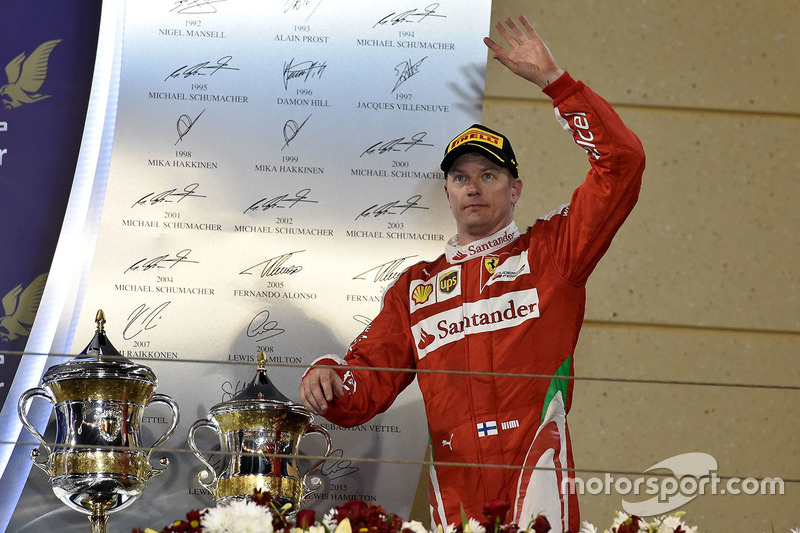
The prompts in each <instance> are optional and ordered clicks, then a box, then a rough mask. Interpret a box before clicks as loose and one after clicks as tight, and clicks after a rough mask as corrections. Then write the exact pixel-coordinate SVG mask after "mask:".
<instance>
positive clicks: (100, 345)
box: [42, 309, 157, 386]
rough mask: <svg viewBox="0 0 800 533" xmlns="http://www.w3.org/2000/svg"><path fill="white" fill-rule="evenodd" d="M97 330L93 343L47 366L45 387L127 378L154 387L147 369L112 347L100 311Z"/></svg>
mask: <svg viewBox="0 0 800 533" xmlns="http://www.w3.org/2000/svg"><path fill="white" fill-rule="evenodd" d="M95 323H96V324H97V330H96V331H95V333H94V336H93V337H92V340H91V341H90V342H89V344H88V345H87V346H86V348H84V350H83V351H82V352H81V353H80V354H78V355H77V356H76V357H75V358H74V359H72V360H71V361H67V362H66V363H64V364H61V365H56V366H52V367H50V368H49V369H48V370H47V372H45V374H44V376H43V378H42V382H43V383H44V384H48V383H52V382H57V381H64V380H72V379H90V378H93V379H97V378H100V379H128V380H137V381H143V382H147V383H148V384H152V385H153V386H155V385H156V383H157V379H156V375H155V374H154V373H153V371H152V370H150V368H148V367H146V366H144V365H140V364H138V363H136V362H134V361H130V360H127V359H125V358H124V357H123V356H122V354H120V353H119V351H117V349H116V348H114V345H113V344H111V341H110V340H108V337H106V333H105V323H106V316H105V313H103V310H102V309H99V310H98V311H97V315H96V316H95Z"/></svg>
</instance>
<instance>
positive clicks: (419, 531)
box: [400, 520, 428, 533]
mask: <svg viewBox="0 0 800 533" xmlns="http://www.w3.org/2000/svg"><path fill="white" fill-rule="evenodd" d="M400 529H410V530H411V531H413V532H414V533H428V529H427V528H426V527H425V526H423V525H422V522H420V521H419V520H412V521H411V522H403V525H402V526H400Z"/></svg>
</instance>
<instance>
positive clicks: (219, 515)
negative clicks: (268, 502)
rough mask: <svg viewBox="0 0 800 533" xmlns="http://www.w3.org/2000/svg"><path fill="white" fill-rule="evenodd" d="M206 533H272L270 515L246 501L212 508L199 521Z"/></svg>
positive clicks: (262, 508) (266, 510) (265, 510)
mask: <svg viewBox="0 0 800 533" xmlns="http://www.w3.org/2000/svg"><path fill="white" fill-rule="evenodd" d="M200 525H201V526H203V531H204V532H207V533H272V513H270V512H269V510H268V509H267V508H266V507H264V506H261V505H256V504H255V503H253V502H250V501H246V500H237V501H233V502H231V503H230V504H228V505H220V506H217V507H212V508H210V509H209V510H208V512H206V514H205V515H203V518H202V519H201V520H200Z"/></svg>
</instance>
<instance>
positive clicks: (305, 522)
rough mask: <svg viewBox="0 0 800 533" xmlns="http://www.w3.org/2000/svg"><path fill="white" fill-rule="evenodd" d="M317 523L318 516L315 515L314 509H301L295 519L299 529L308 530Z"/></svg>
mask: <svg viewBox="0 0 800 533" xmlns="http://www.w3.org/2000/svg"><path fill="white" fill-rule="evenodd" d="M316 521H317V515H316V514H315V513H314V509H301V510H299V511H297V517H295V524H297V527H299V528H301V529H308V528H310V527H311V526H313V525H314V524H315V523H316Z"/></svg>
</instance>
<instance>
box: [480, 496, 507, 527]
mask: <svg viewBox="0 0 800 533" xmlns="http://www.w3.org/2000/svg"><path fill="white" fill-rule="evenodd" d="M509 510H511V504H509V503H508V502H507V501H505V500H489V501H488V502H486V503H484V504H483V514H484V515H485V516H486V519H487V520H488V521H489V524H490V525H491V526H495V525H497V524H502V523H504V522H505V521H506V517H507V516H508V511H509Z"/></svg>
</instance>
